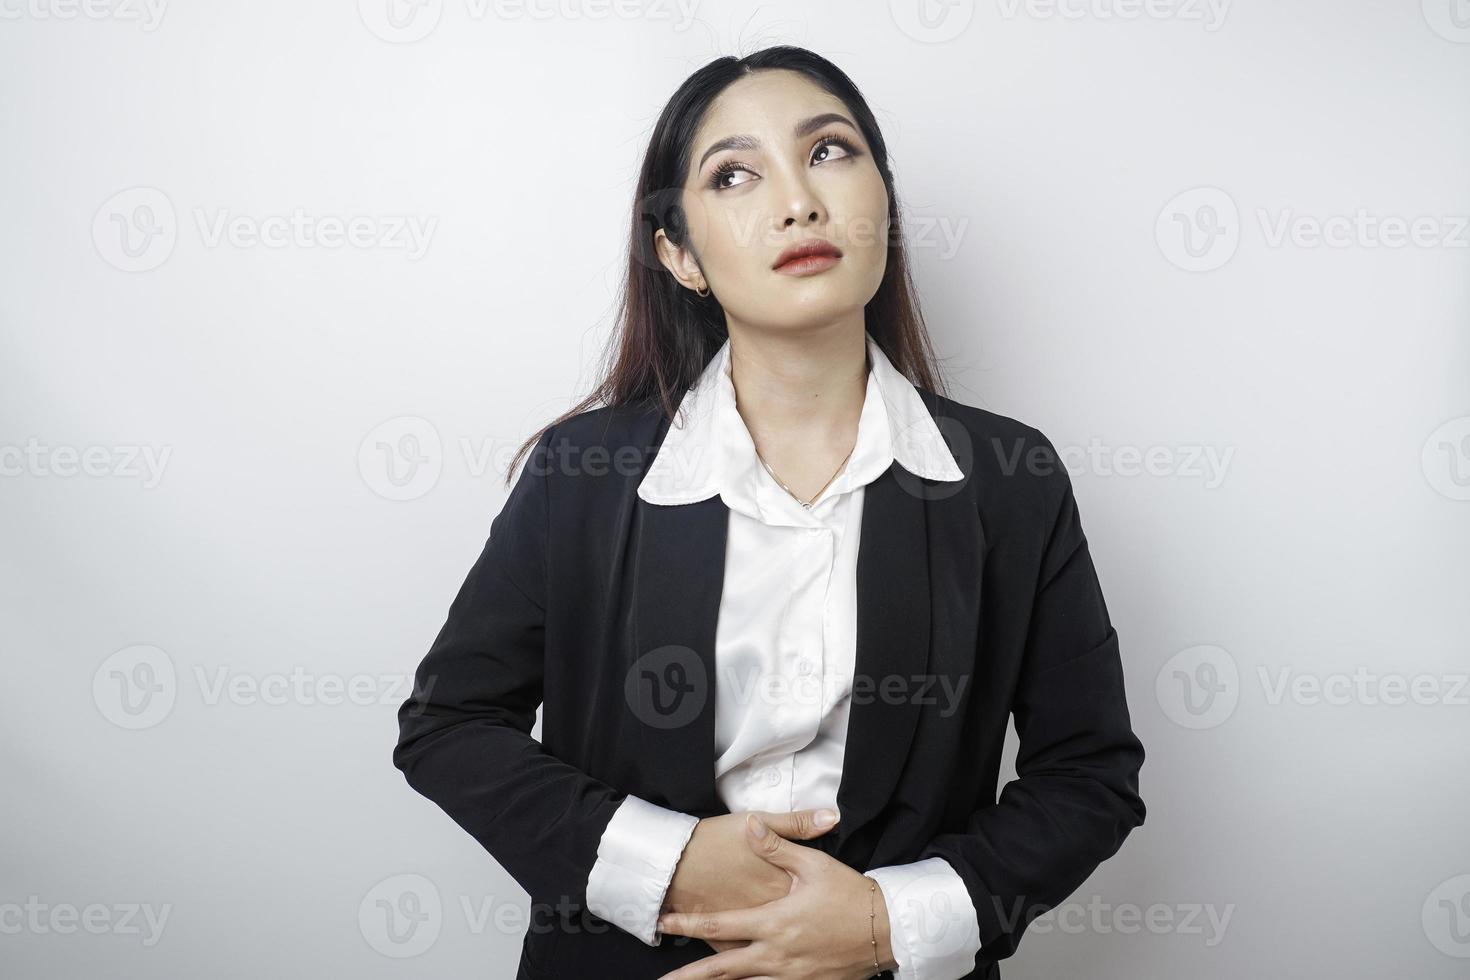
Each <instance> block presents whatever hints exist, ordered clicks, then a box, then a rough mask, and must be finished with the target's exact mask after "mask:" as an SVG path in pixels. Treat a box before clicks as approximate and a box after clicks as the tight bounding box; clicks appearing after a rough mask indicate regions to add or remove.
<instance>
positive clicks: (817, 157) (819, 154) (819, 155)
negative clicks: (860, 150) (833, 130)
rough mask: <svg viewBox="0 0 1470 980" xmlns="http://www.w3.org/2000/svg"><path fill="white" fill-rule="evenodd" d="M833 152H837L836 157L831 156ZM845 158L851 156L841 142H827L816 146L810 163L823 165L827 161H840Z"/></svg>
mask: <svg viewBox="0 0 1470 980" xmlns="http://www.w3.org/2000/svg"><path fill="white" fill-rule="evenodd" d="M833 150H836V151H838V152H837V153H836V155H833V153H832V151H833ZM846 156H852V152H851V150H850V149H849V148H848V147H847V145H846V144H845V143H844V142H843V141H842V140H835V139H834V140H827V141H825V142H823V143H820V144H818V145H817V149H816V151H815V152H814V153H812V161H813V162H814V163H825V162H827V161H828V160H841V159H842V158H843V157H846Z"/></svg>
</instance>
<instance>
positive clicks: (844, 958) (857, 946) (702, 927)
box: [658, 814, 898, 980]
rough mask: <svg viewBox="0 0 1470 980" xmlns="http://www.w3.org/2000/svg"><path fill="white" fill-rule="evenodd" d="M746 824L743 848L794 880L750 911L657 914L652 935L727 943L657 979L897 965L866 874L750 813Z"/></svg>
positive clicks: (822, 974)
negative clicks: (781, 892) (775, 896)
mask: <svg viewBox="0 0 1470 980" xmlns="http://www.w3.org/2000/svg"><path fill="white" fill-rule="evenodd" d="M748 822H749V825H748V829H747V835H748V837H747V840H748V845H749V849H750V851H751V852H752V853H753V854H755V855H756V856H758V857H759V858H760V859H761V860H763V861H766V862H768V863H769V864H771V865H772V866H773V867H776V868H779V869H782V871H783V873H786V874H789V875H790V876H791V878H793V879H794V881H793V883H792V886H791V891H790V892H789V893H788V894H787V895H786V896H785V897H784V898H778V899H776V900H775V901H772V902H768V903H766V904H765V905H761V906H758V907H756V908H743V909H731V910H728V911H724V912H669V913H665V914H663V915H660V916H659V920H658V928H659V931H660V932H666V933H672V934H674V935H676V936H692V937H696V938H699V939H703V940H705V941H706V942H709V943H710V944H711V945H713V944H714V943H715V942H721V943H725V944H727V947H726V948H725V949H724V950H722V951H721V952H718V953H716V954H715V955H713V956H707V957H705V958H704V959H701V960H698V961H697V962H694V963H690V964H689V965H688V966H685V967H682V968H680V969H678V970H675V971H674V972H672V973H666V974H664V975H663V976H662V977H660V978H659V980H699V978H703V977H721V978H730V980H734V978H738V977H770V978H773V980H795V978H803V980H806V978H811V980H863V978H867V977H871V976H873V975H874V974H875V973H877V972H878V971H879V970H892V969H895V968H897V966H898V963H897V961H895V960H894V959H893V950H892V947H891V946H890V943H889V923H888V907H887V905H886V903H885V902H884V900H883V896H882V894H881V893H877V894H871V893H870V889H871V888H872V885H873V879H871V878H869V877H868V876H867V875H864V874H861V873H860V872H857V871H854V870H853V869H852V868H849V867H848V866H847V865H845V864H843V863H842V862H841V861H838V860H836V859H835V858H832V857H829V856H828V855H826V854H824V853H822V852H821V851H819V850H817V849H816V848H812V847H802V846H800V845H794V844H792V843H790V842H789V841H787V840H785V839H783V838H782V837H781V835H779V834H776V833H772V832H771V831H770V830H769V829H767V827H766V826H765V825H764V824H763V823H762V821H761V819H760V817H759V816H757V815H755V814H750V815H748ZM870 909H871V911H872V913H873V915H872V918H871V923H872V925H871V928H870V927H869V921H870V920H869V915H868V913H869V910H870ZM875 936H876V938H877V942H878V949H877V953H876V955H877V958H878V966H876V967H875V966H874V965H873V957H874V955H875V954H874V951H873V942H872V940H873V938H874V937H875Z"/></svg>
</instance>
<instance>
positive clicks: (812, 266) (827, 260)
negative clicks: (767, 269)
mask: <svg viewBox="0 0 1470 980" xmlns="http://www.w3.org/2000/svg"><path fill="white" fill-rule="evenodd" d="M839 261H841V260H840V259H839V258H838V257H837V256H836V255H833V254H832V253H831V252H817V253H816V254H814V255H803V256H801V257H800V258H795V259H791V260H789V261H787V262H783V263H782V264H781V265H778V266H776V271H777V272H779V273H781V275H783V276H812V275H816V274H817V273H818V272H826V271H827V270H828V269H830V268H832V267H833V266H834V265H836V264H837V263H838V262H839Z"/></svg>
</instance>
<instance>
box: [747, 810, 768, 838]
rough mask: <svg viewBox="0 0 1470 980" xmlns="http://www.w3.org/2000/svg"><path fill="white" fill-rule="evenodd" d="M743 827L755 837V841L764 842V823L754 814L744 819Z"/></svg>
mask: <svg viewBox="0 0 1470 980" xmlns="http://www.w3.org/2000/svg"><path fill="white" fill-rule="evenodd" d="M745 827H746V829H747V830H749V831H750V832H751V833H752V834H754V835H755V839H756V840H764V839H765V836H766V822H765V821H764V820H762V819H761V818H760V817H758V816H756V815H755V814H753V813H752V814H751V815H750V816H748V817H746V818H745Z"/></svg>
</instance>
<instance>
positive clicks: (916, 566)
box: [393, 389, 1145, 980]
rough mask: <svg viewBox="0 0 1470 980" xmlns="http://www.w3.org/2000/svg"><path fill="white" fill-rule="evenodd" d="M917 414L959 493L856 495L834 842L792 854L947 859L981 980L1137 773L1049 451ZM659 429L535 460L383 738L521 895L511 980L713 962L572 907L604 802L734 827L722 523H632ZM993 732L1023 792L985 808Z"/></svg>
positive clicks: (625, 433) (945, 486)
mask: <svg viewBox="0 0 1470 980" xmlns="http://www.w3.org/2000/svg"><path fill="white" fill-rule="evenodd" d="M920 396H921V397H922V399H923V401H924V403H925V405H926V406H927V407H928V408H929V411H930V413H931V414H932V415H933V416H934V418H935V421H936V422H937V423H938V425H939V428H940V431H941V433H942V434H943V435H944V438H945V440H946V442H947V443H948V444H949V446H950V449H951V451H952V452H953V453H954V455H955V459H956V462H958V463H959V465H960V468H961V470H963V471H964V473H965V479H964V480H962V481H951V482H948V483H945V482H939V481H932V480H925V479H922V478H920V477H916V476H914V475H913V474H910V473H909V472H908V471H906V470H904V469H903V467H902V466H901V465H900V464H898V463H894V464H893V466H891V467H890V468H889V469H888V471H886V472H885V473H884V474H883V475H882V476H880V477H879V478H878V479H877V480H875V481H874V482H873V483H871V484H869V486H868V489H867V492H866V495H865V498H864V507H863V512H862V530H861V536H860V539H859V552H858V571H857V589H858V599H859V606H858V622H857V667H856V670H857V674H856V678H855V681H854V694H853V703H852V706H851V710H850V714H849V721H848V734H847V748H846V764H845V766H844V770H843V775H842V780H841V785H840V787H839V789H838V793H837V803H838V807H839V809H840V811H841V814H842V819H841V821H840V822H839V823H838V825H837V828H836V830H835V831H830V832H828V833H827V834H826V835H824V836H823V837H820V838H818V839H816V840H813V841H808V842H805V845H806V846H812V847H817V848H820V849H821V850H823V851H825V852H826V853H828V854H830V855H832V856H834V857H835V858H837V859H838V860H840V861H842V862H843V863H844V864H847V865H848V866H850V867H852V868H855V869H857V870H860V871H865V870H867V869H869V868H872V867H877V866H880V865H886V864H898V863H905V862H909V861H917V860H920V859H922V858H926V857H931V856H935V855H937V856H939V857H942V858H945V859H946V860H947V861H949V863H950V864H951V865H953V866H954V868H955V870H956V871H957V872H958V873H959V875H960V876H961V878H963V880H964V882H965V887H966V889H967V890H968V892H969V894H970V898H971V900H972V901H973V902H974V904H975V910H976V913H977V915H978V919H979V924H980V939H981V942H982V944H983V945H982V947H981V950H980V952H979V954H978V956H977V957H976V966H975V970H974V972H972V973H970V974H968V976H969V977H972V978H985V980H994V978H997V977H999V975H1000V971H999V968H998V967H997V966H996V961H997V960H1000V959H1002V958H1004V957H1007V956H1009V955H1011V954H1012V953H1014V952H1015V950H1016V946H1017V944H1018V943H1019V942H1020V940H1021V935H1022V932H1023V931H1024V930H1025V928H1026V926H1027V925H1028V924H1029V923H1030V922H1031V920H1032V919H1034V918H1035V917H1036V916H1038V915H1040V914H1041V913H1043V912H1045V911H1047V910H1048V909H1050V908H1052V907H1053V906H1055V905H1057V904H1059V903H1060V902H1061V901H1062V900H1064V899H1065V898H1066V897H1067V896H1068V895H1070V894H1071V893H1072V892H1073V891H1074V890H1076V889H1077V888H1078V886H1080V885H1081V884H1082V883H1083V882H1084V881H1085V880H1086V879H1087V878H1088V876H1089V875H1091V874H1092V872H1093V870H1094V869H1095V868H1096V867H1097V866H1098V864H1099V863H1100V862H1102V861H1104V860H1106V859H1107V858H1108V857H1110V856H1112V855H1113V854H1114V853H1116V852H1117V850H1118V848H1119V847H1120V846H1121V845H1122V842H1123V839H1124V837H1126V836H1127V834H1128V832H1129V831H1130V830H1132V829H1133V828H1134V827H1136V826H1138V825H1140V824H1142V823H1143V819H1144V813H1145V810H1144V804H1143V800H1142V799H1141V798H1140V796H1139V793H1138V774H1139V770H1140V768H1141V766H1142V764H1143V757H1144V752H1143V746H1142V745H1141V744H1140V742H1139V740H1138V738H1137V737H1135V735H1134V733H1133V731H1132V729H1131V727H1130V721H1129V714H1128V706H1127V703H1126V701H1125V696H1124V686H1123V671H1122V666H1121V664H1120V661H1119V655H1118V636H1117V633H1116V631H1115V630H1114V629H1113V626H1112V624H1111V622H1110V621H1109V618H1108V613H1107V609H1106V607H1105V605H1104V602H1103V594H1102V591H1101V589H1100V587H1099V584H1098V579H1097V575H1096V572H1095V571H1094V567H1093V563H1092V558H1091V555H1090V553H1089V551H1088V546H1087V539H1086V537H1085V536H1084V535H1083V531H1082V524H1081V521H1080V517H1079V514H1078V509H1077V503H1076V501H1075V500H1074V498H1073V494H1072V485H1071V480H1070V478H1069V476H1068V474H1067V472H1066V470H1065V469H1064V468H1063V465H1062V463H1061V461H1060V460H1059V459H1058V458H1057V455H1056V452H1055V449H1054V447H1053V446H1052V444H1051V442H1050V441H1049V440H1048V439H1047V438H1046V437H1045V436H1044V435H1043V434H1042V433H1041V432H1039V431H1038V430H1036V429H1034V428H1031V427H1030V426H1027V425H1024V424H1023V423H1021V422H1018V421H1016V420H1014V419H1010V418H1007V417H1005V416H1002V415H997V414H995V413H992V412H988V411H985V410H982V409H977V408H972V407H969V406H966V405H962V404H959V403H958V402H955V401H952V400H950V399H948V398H944V397H941V396H938V395H936V394H934V393H932V392H929V391H926V390H923V389H920ZM668 424H669V423H668V421H667V420H666V419H664V418H662V417H661V413H659V412H658V411H657V410H654V409H646V410H645V409H635V408H631V407H618V408H599V409H595V410H592V411H588V412H584V413H582V414H580V415H577V416H575V417H573V418H571V419H568V420H565V421H563V422H561V423H560V424H558V425H556V426H555V427H553V428H552V429H549V430H548V431H547V432H546V433H544V434H543V435H542V436H541V438H540V439H539V440H538V441H537V443H536V445H535V448H534V450H533V452H532V454H531V456H530V457H529V458H528V461H527V463H526V466H525V467H524V469H523V470H522V471H521V474H520V476H519V477H518V478H517V481H516V483H515V485H514V487H513V488H512V490H511V493H510V495H509V497H508V498H507V499H506V501H505V504H504V506H503V508H502V510H501V512H500V514H499V516H497V517H496V518H495V519H494V520H493V521H492V523H491V525H490V533H489V539H488V540H487V541H486V543H485V547H484V550H483V552H482V553H481V554H480V556H479V558H478V559H477V560H476V562H475V563H474V566H473V567H472V568H471V569H470V571H469V576H468V577H467V578H466V579H465V582H464V585H463V586H462V587H461V588H460V590H459V593H458V595H457V596H456V597H455V599H454V601H453V603H452V604H451V605H450V607H449V613H448V619H447V621H446V622H445V623H444V626H443V628H442V629H441V630H440V632H439V634H438V636H437V638H436V639H435V640H434V642H433V644H432V647H431V648H430V650H429V652H428V654H427V655H426V656H425V657H424V659H423V662H422V663H421V664H420V665H419V668H418V671H417V674H416V677H415V690H414V693H413V694H412V696H411V697H410V698H409V699H408V700H407V701H405V702H404V704H403V705H402V707H401V708H400V709H399V712H398V722H399V740H398V744H397V746H396V748H395V750H394V752H393V762H394V764H395V765H396V766H397V767H398V768H399V769H400V770H402V772H403V774H404V776H405V777H406V778H407V780H408V783H409V785H410V786H412V787H413V788H414V789H415V790H416V791H418V792H419V793H422V794H423V795H424V796H426V797H428V798H429V799H430V800H432V801H434V802H435V803H436V804H438V805H439V806H440V807H441V808H442V809H443V810H444V811H445V812H446V813H448V814H449V816H450V817H452V818H453V819H454V820H455V821H456V822H457V823H458V824H459V825H460V826H461V827H463V828H464V829H465V830H466V831H468V832H469V833H470V834H471V835H473V836H474V838H475V839H476V840H477V841H479V842H480V844H482V845H483V846H484V847H485V849H486V850H487V851H488V852H489V853H490V855H491V856H492V857H494V859H495V860H496V861H498V862H499V863H500V864H501V865H502V866H503V867H504V868H505V869H506V871H508V872H509V873H510V875H511V876H512V877H514V878H515V880H516V881H517V882H518V883H519V884H520V885H521V887H522V888H524V889H525V890H526V892H527V893H528V894H529V895H530V897H531V902H532V918H531V925H530V927H529V928H528V930H527V933H526V936H525V939H524V942H523V946H522V955H521V958H520V962H519V964H518V972H517V974H516V976H517V977H518V978H570V977H586V976H610V977H612V976H615V977H620V978H640V977H657V976H659V975H661V974H663V973H665V972H667V971H669V970H672V969H674V968H676V967H678V966H680V965H682V964H684V963H688V962H690V961H692V960H694V959H697V958H700V957H702V956H708V955H712V950H711V949H710V947H709V946H708V945H706V944H705V943H704V942H703V941H702V940H695V939H689V938H687V937H682V936H672V935H666V936H664V937H663V939H662V941H661V944H660V945H658V946H647V945H645V944H644V943H643V942H641V941H640V940H638V939H637V938H635V937H633V936H631V935H629V934H627V933H625V932H623V931H622V930H620V929H619V928H617V927H616V926H614V925H612V924H610V923H608V922H606V921H604V920H602V919H600V918H598V917H597V916H595V915H593V914H592V913H590V912H587V911H586V910H585V908H583V905H584V904H585V901H586V885H587V878H588V873H589V872H590V870H591V868H592V864H593V862H594V861H595V860H596V857H597V844H598V840H599V838H600V837H601V836H602V832H603V830H604V828H605V827H606V826H607V823H608V820H609V819H611V817H612V814H613V811H614V810H616V809H617V807H618V804H619V803H620V802H621V801H622V800H623V798H624V796H625V795H626V794H630V793H631V794H636V795H638V796H640V797H643V798H644V799H647V800H649V801H650V802H653V803H657V804H659V805H661V806H666V807H669V808H671V809H674V810H679V811H682V812H685V813H689V814H693V815H695V816H697V817H707V816H713V815H717V814H721V813H726V812H728V810H727V809H726V807H725V806H724V805H723V804H722V803H721V801H720V799H719V797H718V795H717V794H716V792H715V782H714V706H715V698H714V691H713V684H714V679H715V663H714V640H715V626H716V618H717V615H718V612H719V601H720V594H721V583H722V579H723V574H724V571H723V570H724V547H725V532H726V523H727V514H728V510H727V508H726V507H725V504H724V502H723V501H722V500H721V499H720V497H719V496H718V495H716V496H714V497H711V498H709V499H707V500H704V501H701V502H698V503H693V504H682V505H676V506H662V505H651V504H648V503H646V502H645V501H643V500H642V499H641V498H639V497H638V495H637V489H638V484H639V482H640V480H641V479H642V476H643V474H644V472H645V471H646V468H647V466H648V464H649V463H650V462H651V461H652V459H653V455H654V453H655V452H656V451H657V449H658V446H659V444H660V443H661V442H662V440H663V437H664V434H665V433H666V432H667V431H668ZM946 685H947V686H946ZM946 692H951V693H948V694H947V693H946ZM953 692H958V695H957V696H955V695H954V693H953ZM538 706H541V707H542V738H541V741H540V742H537V741H536V740H535V739H533V738H532V737H531V735H530V731H531V728H532V725H533V723H534V720H535V715H536V710H537V707H538ZM1009 714H1014V715H1015V724H1016V731H1017V734H1018V736H1019V739H1020V747H1019V752H1018V757H1017V762H1016V772H1017V778H1016V779H1015V780H1014V781H1012V782H1009V783H1007V784H1006V785H1005V786H1004V787H1003V788H1002V789H1001V791H1000V793H999V798H998V799H997V794H996V788H997V782H998V778H999V769H1000V759H1001V749H1002V746H1003V743H1004V740H1005V734H1006V720H1007V716H1008V715H1009ZM508 973H509V964H507V975H508ZM885 975H886V974H885Z"/></svg>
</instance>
